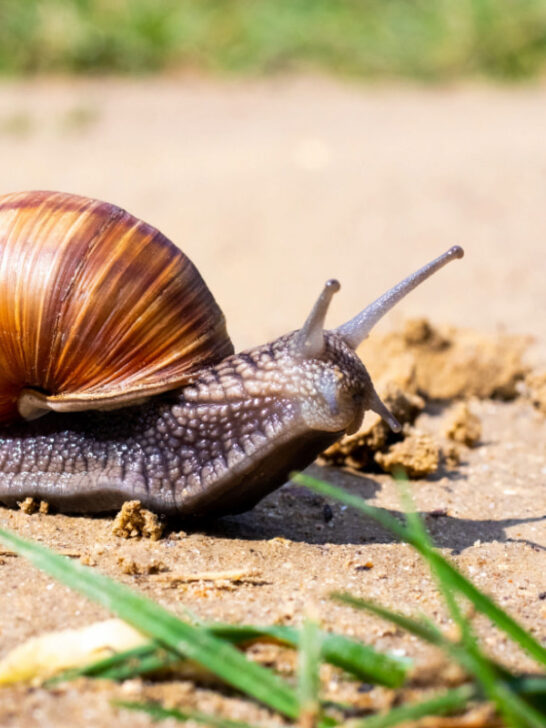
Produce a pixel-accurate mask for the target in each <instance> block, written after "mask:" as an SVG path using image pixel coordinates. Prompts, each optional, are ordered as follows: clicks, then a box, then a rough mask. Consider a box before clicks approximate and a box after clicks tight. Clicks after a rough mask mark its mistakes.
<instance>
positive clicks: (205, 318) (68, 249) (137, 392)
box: [0, 192, 233, 423]
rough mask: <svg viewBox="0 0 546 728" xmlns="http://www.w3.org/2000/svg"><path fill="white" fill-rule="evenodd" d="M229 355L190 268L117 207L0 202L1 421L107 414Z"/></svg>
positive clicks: (32, 197)
mask: <svg viewBox="0 0 546 728" xmlns="http://www.w3.org/2000/svg"><path fill="white" fill-rule="evenodd" d="M231 353H233V346H232V344H231V341H230V339H229V337H228V335H227V332H226V328H225V320H224V316H223V314H222V312H221V310H220V308H219V307H218V305H217V304H216V302H215V300H214V298H213V296H212V294H211V293H210V291H209V290H208V288H207V287H206V285H205V283H204V281H203V279H202V278H201V276H200V274H199V272H198V271H197V269H196V268H195V266H194V265H193V263H192V262H191V261H190V260H189V259H188V258H187V257H186V256H185V255H184V253H182V252H181V251H180V250H179V249H178V248H177V247H176V246H175V245H174V244H173V243H171V242H170V241H169V240H168V239H167V238H166V237H165V236H164V235H162V234H161V233H160V232H159V231H158V230H156V229H155V228H153V227H151V226H150V225H147V224H146V223H144V222H142V221H141V220H138V219H137V218H135V217H133V216H132V215H130V214H128V213H127V212H125V211H124V210H122V209H120V208H119V207H115V206H114V205H110V204H107V203H105V202H99V201H97V200H92V199H88V198H85V197H78V196H76V195H69V194H63V193H54V192H24V193H16V194H10V195H4V196H0V422H2V423H6V422H9V421H12V420H14V419H16V418H17V417H18V416H19V415H23V416H24V417H27V418H32V417H35V416H38V415H39V414H41V413H42V412H43V411H44V410H48V409H54V410H59V411H73V410H83V409H108V408H115V407H120V406H124V405H126V404H131V403H135V402H137V401H140V400H142V399H145V398H146V397H149V396H150V395H153V394H156V393H159V392H163V391H167V390H170V389H174V388H175V387H177V386H179V385H181V384H183V383H184V382H185V381H187V380H188V378H189V377H190V376H191V372H193V371H195V370H196V369H199V368H202V367H203V366H206V365H207V364H211V363H214V362H218V361H220V360H221V359H223V358H224V357H225V356H228V355H229V354H231Z"/></svg>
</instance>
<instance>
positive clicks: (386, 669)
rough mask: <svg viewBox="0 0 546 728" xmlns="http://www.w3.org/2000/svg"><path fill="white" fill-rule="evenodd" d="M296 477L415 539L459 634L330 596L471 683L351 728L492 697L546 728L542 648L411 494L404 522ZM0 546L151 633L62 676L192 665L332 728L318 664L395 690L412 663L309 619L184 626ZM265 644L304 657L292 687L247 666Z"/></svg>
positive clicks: (132, 598) (151, 606) (75, 573)
mask: <svg viewBox="0 0 546 728" xmlns="http://www.w3.org/2000/svg"><path fill="white" fill-rule="evenodd" d="M294 481H295V482H297V483H299V484H301V485H305V486H307V487H309V488H311V489H312V490H314V491H316V492H318V493H320V494H322V495H325V496H327V497H329V498H334V499H336V500H338V501H340V502H342V503H345V504H346V505H349V506H351V507H353V508H356V509H357V510H359V511H360V512H362V513H363V514H365V515H366V516H367V517H371V518H373V519H374V520H376V521H377V522H379V523H380V524H381V525H382V526H383V527H384V528H386V529H387V530H388V531H390V532H391V533H392V534H393V535H394V536H396V537H398V538H400V539H401V540H403V541H406V542H408V543H410V544H411V545H412V546H413V547H414V548H415V549H416V550H417V551H418V552H419V553H420V554H421V555H422V557H423V558H424V559H425V561H426V562H427V564H428V566H429V567H430V570H431V572H432V574H433V576H434V577H435V579H436V581H437V584H438V589H439V591H440V593H441V594H442V595H443V597H444V600H445V603H446V606H447V608H448V611H449V613H450V616H451V618H452V620H453V622H454V624H455V625H457V627H458V633H459V636H458V637H457V638H447V637H446V636H445V635H444V634H443V633H442V632H441V631H440V630H439V629H438V628H437V627H436V626H435V625H434V624H433V623H432V622H430V621H429V620H428V619H426V618H425V617H423V616H417V617H411V616H408V615H406V614H400V613H397V612H394V611H392V610H389V609H386V608H385V607H382V606H381V605H378V604H375V603H373V602H370V601H367V600H363V599H359V598H356V597H354V596H352V595H350V594H333V595H332V598H333V599H335V600H337V601H338V602H342V603H343V604H345V605H347V606H348V607H351V608H355V609H364V610H367V611H369V612H372V613H373V614H375V615H377V616H378V617H380V618H382V619H386V620H388V621H390V622H391V623H393V624H395V625H396V626H397V627H399V628H401V629H403V630H405V631H407V632H409V633H411V634H413V635H415V636H417V637H418V638H419V639H421V640H424V641H425V642H428V643H431V644H433V645H435V646H436V647H439V648H440V649H443V650H444V651H445V653H446V655H447V656H448V658H449V659H450V660H452V661H454V662H456V663H458V664H459V665H460V666H461V667H462V668H463V670H464V673H465V674H466V675H467V676H468V679H467V682H466V683H465V684H464V685H461V686H460V687H457V688H454V689H451V690H444V691H441V692H439V693H438V694H436V695H434V696H432V697H428V698H427V699H426V700H424V701H420V702H415V703H411V704H403V705H400V706H397V707H395V708H393V709H391V710H390V711H389V712H387V713H385V714H377V715H373V716H370V717H368V718H365V719H352V720H349V722H348V723H347V722H345V723H344V725H349V724H350V726H351V727H352V728H385V727H386V726H394V725H398V724H400V723H402V722H404V721H408V720H415V719H418V718H420V717H423V716H428V715H442V714H449V713H452V712H454V711H455V712H458V711H463V710H465V709H466V708H468V707H469V706H470V705H475V704H477V703H480V702H482V701H490V702H491V703H492V704H493V705H494V706H495V708H496V709H497V711H498V713H499V714H500V715H501V716H502V718H503V721H504V723H505V724H506V725H507V726H514V728H543V727H544V725H545V724H546V675H545V674H544V668H546V649H545V648H544V647H543V646H542V645H541V644H540V643H539V642H538V641H537V640H536V639H535V638H534V636H533V635H532V634H531V633H529V632H528V631H526V630H525V629H524V628H523V627H522V626H521V625H520V624H519V623H518V622H516V621H515V620H514V619H513V618H512V617H510V615H508V614H507V613H506V612H504V610H502V609H501V608H500V607H499V606H498V605H497V604H496V603H495V602H494V601H493V600H492V599H491V598H490V597H489V596H487V595H486V594H484V593H483V592H481V591H480V590H479V589H478V588H477V587H476V586H475V585H474V584H472V583H471V582H470V581H469V580H468V579H467V578H466V577H465V576H464V575H463V574H461V573H460V572H459V571H458V570H457V568H456V567H455V566H454V565H453V564H452V563H451V562H450V561H448V560H446V559H445V558H444V557H443V556H442V555H441V554H440V553H439V552H438V551H437V550H436V549H435V548H434V546H433V544H432V543H431V541H430V538H429V536H428V534H427V532H426V530H425V528H424V526H423V523H422V521H421V519H420V517H419V516H418V515H417V514H416V512H415V510H414V508H413V506H412V504H411V501H410V500H409V497H408V496H407V494H406V493H405V491H403V492H402V498H403V501H404V505H405V508H406V517H405V520H404V522H401V521H399V520H398V519H397V518H395V517H394V516H392V515H391V514H390V513H388V512H387V511H385V510H383V509H379V508H374V507H372V506H370V505H368V504H367V503H366V502H365V501H364V500H363V499H361V498H359V497H357V496H354V495H351V494H349V493H347V492H345V491H343V490H341V489H339V488H337V487H335V486H333V485H330V484H328V483H325V482H323V481H320V480H317V479H314V478H310V477H309V476H305V475H297V476H295V478H294ZM0 540H1V541H3V542H4V543H5V544H6V545H7V546H9V547H10V548H12V549H13V550H14V551H16V552H17V553H19V554H20V555H22V556H24V557H26V558H28V559H29V560H30V561H31V562H32V563H33V564H35V565H36V566H38V567H39V568H41V569H42V570H43V571H45V572H46V573H48V574H49V575H51V576H53V577H55V578H57V579H58V580H60V581H61V582H63V583H65V584H67V585H68V586H69V587H71V588H73V589H75V590H77V591H79V592H80V593H82V594H84V595H86V596H87V597H89V598H90V599H93V600H94V601H96V602H98V603H99V604H102V605H103V606H105V607H106V608H107V609H109V610H110V611H111V612H113V613H114V614H117V615H118V616H120V617H121V618H122V619H124V620H125V621H127V622H129V623H130V624H132V625H133V626H134V627H136V628H137V629H139V630H140V631H141V632H143V633H144V634H146V635H148V636H149V638H150V643H149V644H147V645H144V646H143V647H140V648H137V649H136V650H130V651H128V652H127V653H123V654H119V655H114V656H112V657H110V658H108V659H106V660H102V661H101V662H98V663H95V664H94V665H91V666H89V667H87V668H84V669H81V670H77V671H72V672H71V673H70V674H65V675H64V676H63V679H69V678H70V677H74V676H75V675H82V674H84V675H88V676H90V677H102V678H110V679H126V678H129V677H133V676H135V675H142V674H146V673H147V672H150V671H152V670H154V669H156V668H157V667H159V666H168V665H172V663H173V661H174V660H179V659H182V658H190V659H192V660H194V661H195V662H197V663H199V664H200V665H202V666H204V667H206V668H207V669H208V670H209V671H210V672H212V673H213V674H214V675H216V676H217V677H218V678H220V679H221V680H222V681H223V682H225V683H226V684H227V685H230V686H231V687H233V688H235V689H236V690H238V691H239V692H241V693H243V694H245V695H247V696H248V697H249V698H253V699H255V700H257V701H259V702H260V703H262V704H263V705H265V706H267V707H269V708H270V709H271V710H272V711H273V712H274V713H276V714H277V715H278V716H279V720H281V719H282V718H285V719H286V718H287V719H289V720H290V721H298V724H299V725H300V726H302V727H304V728H314V727H315V726H317V728H321V727H324V728H329V726H334V725H337V724H338V723H339V710H340V708H339V706H338V709H337V712H332V711H331V709H330V706H329V704H328V703H325V702H324V701H323V700H322V696H321V687H320V680H319V671H320V665H321V663H322V662H330V663H332V664H334V665H336V666H338V667H342V668H343V669H344V670H345V671H346V672H347V673H349V675H352V676H353V679H354V678H358V679H360V680H366V681H367V682H372V683H377V684H382V685H389V686H391V687H397V686H400V685H401V684H402V683H403V682H404V680H405V678H406V674H407V669H408V663H407V661H403V660H400V659H396V658H393V657H391V656H389V655H383V654H381V653H378V652H376V651H375V650H373V648H371V647H370V646H367V645H364V644H362V643H360V642H358V641H356V640H352V639H349V638H348V637H345V636H343V635H337V634H331V633H326V632H323V631H322V630H321V629H320V628H319V625H318V624H317V623H316V621H315V620H314V619H312V618H308V619H306V620H304V623H303V627H302V628H301V629H295V628H290V627H278V626H273V627H252V626H246V625H224V624H189V623H188V622H185V621H182V620H180V619H179V618H178V617H176V616H175V615H173V614H172V613H171V612H169V611H168V610H166V609H164V608H163V607H161V606H159V605H158V604H156V603H154V602H153V601H151V600H149V599H147V598H146V597H144V596H142V595H140V594H138V593H136V592H134V591H132V590H131V589H129V588H128V587H126V586H124V585H122V584H119V583H117V582H115V581H113V580H112V579H109V578H108V577H105V576H104V575H101V574H99V573H98V572H96V571H95V570H93V569H90V568H88V567H85V566H82V565H81V564H78V563H74V562H72V561H70V560H69V559H67V558H65V557H62V556H59V555H57V554H55V553H53V552H51V551H50V550H48V549H46V548H45V547H43V546H40V545H38V544H35V543H31V542H29V541H26V540H24V539H22V538H20V537H19V536H17V535H15V534H13V533H11V532H8V531H5V530H0ZM462 600H466V601H468V602H470V603H471V604H473V605H474V608H475V609H476V610H477V611H478V612H480V613H481V614H483V615H484V616H485V617H487V618H488V619H489V620H490V622H491V624H492V626H494V627H495V628H497V629H498V630H501V631H503V632H505V634H506V635H507V636H508V637H509V639H511V640H512V641H513V642H514V643H516V644H517V645H518V646H519V647H520V648H521V649H522V650H524V651H526V652H527V653H528V654H529V655H530V656H531V657H532V658H533V659H534V660H535V661H536V663H537V669H538V670H539V672H537V675H535V676H525V675H517V674H513V673H511V672H510V671H509V670H508V669H507V668H506V667H504V666H503V665H501V664H499V663H498V662H496V661H494V660H493V659H491V658H490V657H488V656H487V655H486V653H485V652H484V651H483V650H482V648H481V645H480V644H479V641H478V639H477V637H476V635H475V634H474V631H473V627H472V624H471V622H470V621H469V620H468V619H467V618H466V617H465V616H464V615H463V610H462V607H461V601H462ZM260 639H266V640H268V641H271V640H275V641H277V642H279V643H282V644H285V645H291V646H293V647H295V648H296V649H298V650H299V662H298V665H299V667H298V680H297V685H293V684H291V683H290V682H287V681H285V680H282V679H281V678H280V677H279V676H278V675H276V674H275V673H274V672H273V671H272V670H268V669H266V668H264V667H261V666H260V665H257V664H256V663H254V662H251V661H250V660H248V659H247V658H246V657H245V655H244V653H243V652H241V651H240V650H239V649H237V648H236V646H235V645H238V646H239V647H242V646H244V644H245V643H249V642H253V641H256V640H260ZM119 705H120V706H121V707H123V708H126V709H130V710H140V711H144V712H147V713H148V714H150V715H151V716H152V717H153V718H154V719H155V720H160V719H162V718H167V717H169V718H174V719H175V720H179V721H180V722H185V721H187V720H193V721H195V722H197V723H203V724H208V725H214V726H218V727H219V728H223V726H226V728H247V726H246V724H244V723H241V722H238V721H229V720H225V719H222V718H219V717H218V716H208V715H204V714H202V713H195V712H191V713H186V712H184V711H180V710H173V709H167V708H164V707H163V706H161V705H157V704H146V703H120V704H119Z"/></svg>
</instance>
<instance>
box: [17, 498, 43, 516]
mask: <svg viewBox="0 0 546 728" xmlns="http://www.w3.org/2000/svg"><path fill="white" fill-rule="evenodd" d="M17 505H18V506H19V509H20V510H21V511H23V513H26V514H27V515H28V516H31V515H32V514H33V513H49V503H48V502H47V501H44V500H41V501H38V500H36V498H31V496H28V497H27V498H25V499H24V500H22V501H21V502H20V503H17Z"/></svg>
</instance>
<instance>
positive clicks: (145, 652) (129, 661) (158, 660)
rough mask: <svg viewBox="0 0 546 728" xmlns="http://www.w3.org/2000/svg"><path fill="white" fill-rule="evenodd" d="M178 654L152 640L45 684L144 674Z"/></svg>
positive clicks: (164, 665) (169, 661) (73, 670)
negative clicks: (87, 678) (86, 678)
mask: <svg viewBox="0 0 546 728" xmlns="http://www.w3.org/2000/svg"><path fill="white" fill-rule="evenodd" d="M179 660H180V655H176V654H174V653H172V652H168V651H167V650H165V649H164V648H163V647H161V646H159V645H158V644H156V643H154V642H150V643H148V644H145V645H140V646H139V647H133V648H132V649H130V650H123V651H122V652H116V653H115V654H113V655H111V656H110V657H105V658H103V659H101V660H97V661H96V662H92V663H90V664H89V665H83V666H82V667H75V668H71V669H69V670H65V671H64V672H61V673H60V674H59V675H56V676H55V677H52V678H50V679H49V680H47V681H46V682H45V684H46V685H48V686H50V685H55V684H57V683H60V682H65V681H67V680H75V679H76V678H78V677H95V678H101V679H104V680H127V679H128V678H131V677H136V676H137V675H146V674H148V673H150V672H154V670H157V669H160V668H164V667H167V666H168V665H170V664H172V663H173V662H176V661H179Z"/></svg>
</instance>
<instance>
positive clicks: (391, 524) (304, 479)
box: [292, 473, 546, 667]
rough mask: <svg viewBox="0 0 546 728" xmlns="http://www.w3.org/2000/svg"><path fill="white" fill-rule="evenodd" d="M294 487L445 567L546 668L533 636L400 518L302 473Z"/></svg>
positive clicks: (544, 651)
mask: <svg viewBox="0 0 546 728" xmlns="http://www.w3.org/2000/svg"><path fill="white" fill-rule="evenodd" d="M292 480H293V482H294V483H298V484H299V485H305V486H306V487H308V488H310V489H311V490H313V491H315V492H316V493H320V494H321V495H323V496H327V497H330V498H334V499H335V500H338V501H340V502H341V503H344V504H346V505H348V506H351V507H353V508H355V509H357V510H359V511H360V512H361V513H364V514H365V515H366V516H368V517H369V518H372V519H373V520H375V521H376V522H377V523H379V524H380V525H381V526H383V528H385V529H387V530H389V531H390V532H391V533H393V534H394V535H395V536H398V538H400V539H402V540H404V541H407V542H408V543H410V544H411V545H412V546H414V547H415V548H416V549H417V550H418V551H419V552H420V553H421V554H423V555H424V556H425V555H426V556H428V557H429V559H432V560H433V561H434V565H435V568H437V567H438V565H440V566H441V568H442V569H443V573H444V578H449V583H450V585H451V588H452V589H453V590H456V591H458V592H459V593H461V594H462V595H463V596H465V597H466V598H467V599H468V600H469V601H470V602H472V604H473V605H474V606H475V607H476V609H477V610H478V611H479V612H481V613H482V614H485V615H486V616H487V617H488V618H489V619H490V620H491V621H492V622H493V623H494V624H495V625H496V626H497V627H498V628H499V629H501V630H503V631H504V632H505V633H506V634H507V635H508V636H509V637H510V638H511V639H512V640H514V642H516V643H517V644H519V645H520V647H521V648H522V649H523V650H525V651H526V652H527V653H528V654H529V655H531V656H532V657H533V658H534V659H535V660H536V661H537V662H538V663H539V664H540V665H542V666H543V667H546V647H543V646H542V645H541V644H540V643H539V642H538V641H537V640H536V639H535V638H534V637H533V635H532V634H530V633H529V632H527V631H526V630H525V629H524V628H523V627H522V626H521V625H520V624H518V622H516V620H515V619H513V617H511V616H510V615H509V614H507V613H506V612H505V611H504V610H503V609H502V608H501V607H499V606H498V605H497V604H495V602H494V601H493V600H492V599H491V598H490V597H488V596H487V595H486V594H484V593H483V592H481V591H480V590H479V589H478V588H477V587H476V586H474V584H472V582H470V581H469V580H468V579H467V578H466V577H465V576H463V575H462V574H461V573H460V572H459V571H458V570H457V568H456V567H455V566H453V564H451V563H450V562H449V561H447V560H446V559H445V558H444V557H443V556H442V555H441V554H440V553H438V552H437V551H435V550H434V549H432V548H431V547H429V546H426V545H424V544H423V542H422V541H421V540H420V539H419V538H416V537H415V533H414V532H413V531H411V530H410V529H409V528H408V527H407V526H405V525H403V524H401V523H400V522H399V521H398V520H397V519H396V518H394V517H393V516H391V515H390V514H389V513H387V512H386V511H385V510H383V509H382V508H375V507H374V506H370V505H368V504H367V503H366V502H365V501H364V500H363V499H362V498H360V497H359V496H355V495H352V494H351V493H346V492H345V491H344V490H342V489H341V488H338V487H337V486H334V485H331V484H330V483H325V482H324V481H322V480H317V479H316V478H312V477H311V476H309V475H303V474H301V473H299V474H297V475H294V476H292Z"/></svg>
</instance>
